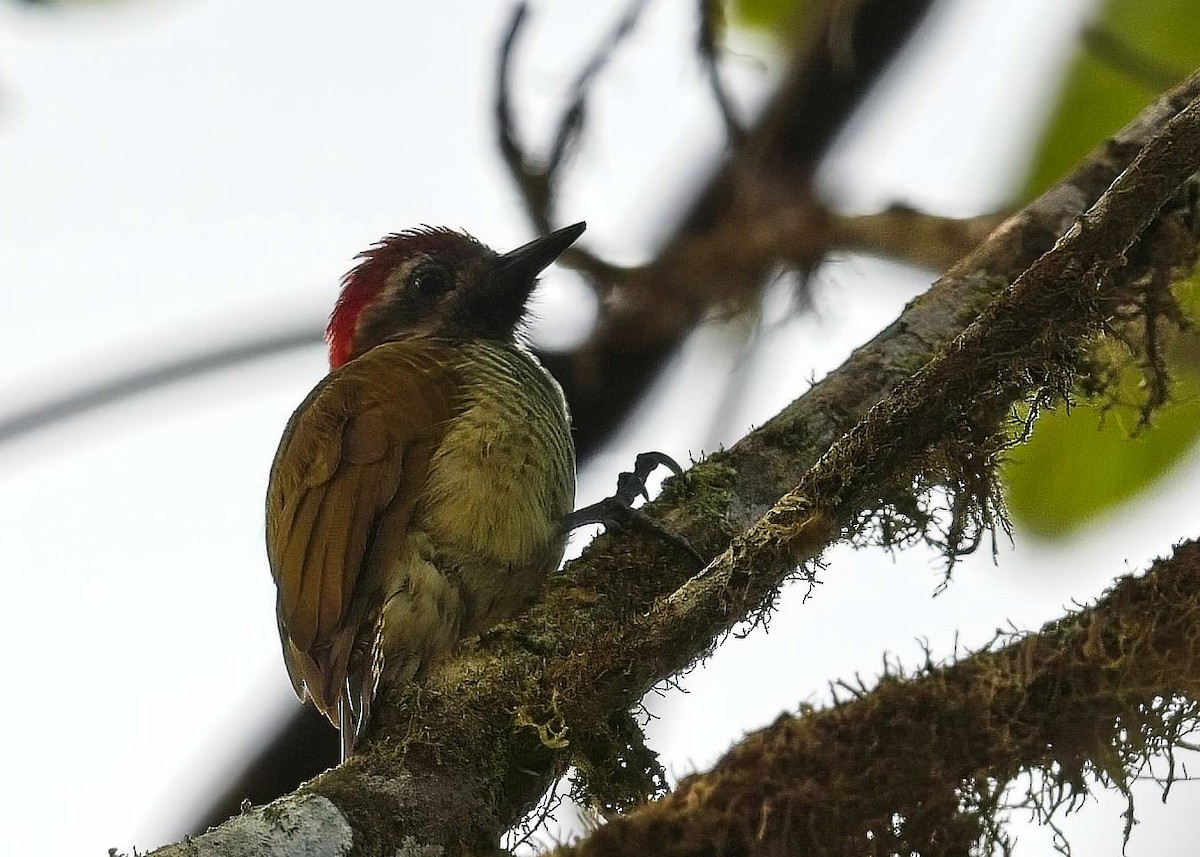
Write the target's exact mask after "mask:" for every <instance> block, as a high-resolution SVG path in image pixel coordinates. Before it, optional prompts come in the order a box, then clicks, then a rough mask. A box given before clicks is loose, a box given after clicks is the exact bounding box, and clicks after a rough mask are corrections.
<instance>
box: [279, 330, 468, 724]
mask: <svg viewBox="0 0 1200 857" xmlns="http://www.w3.org/2000/svg"><path fill="white" fill-rule="evenodd" d="M452 357H453V355H452V354H450V353H448V347H447V346H446V345H444V344H441V343H437V342H433V341H430V340H405V341H397V342H391V343H387V344H384V345H381V346H378V347H376V348H374V349H372V350H371V351H369V352H367V353H366V354H365V355H363V356H362V357H359V358H358V359H356V360H353V361H351V362H350V363H348V364H346V365H345V366H343V367H342V368H340V369H338V370H337V371H335V372H332V373H331V374H330V375H329V376H328V377H327V378H326V379H325V380H324V381H322V382H321V383H320V384H319V385H318V386H317V388H316V389H315V390H313V391H312V393H311V394H309V396H308V398H307V399H305V401H304V403H303V404H301V405H300V407H299V408H298V409H297V410H296V412H295V414H293V415H292V418H291V420H290V421H289V423H288V426H287V429H286V430H285V432H284V435H283V440H282V441H281V442H280V445H279V451H278V452H277V453H276V455H275V462H274V464H273V465H272V468H271V480H270V486H269V488H268V489H267V556H268V558H269V560H270V563H271V573H272V575H273V576H274V578H275V584H276V586H277V587H278V601H277V614H278V619H279V630H280V636H281V637H282V640H283V652H284V660H285V661H286V662H287V666H288V673H289V674H290V676H291V678H292V685H293V687H295V689H296V693H297V694H298V695H299V696H300V697H301V698H302V699H303V698H304V696H305V691H307V695H308V696H311V697H312V698H313V701H314V702H315V703H316V705H317V707H318V708H319V709H320V710H321V711H322V712H323V713H324V714H325V715H326V716H327V717H329V718H330V720H331V721H333V722H334V724H335V725H338V717H339V707H340V706H343V705H345V704H347V703H348V704H350V705H351V707H352V708H356V709H358V710H360V711H361V710H362V708H361V706H362V705H363V704H364V702H365V703H369V701H370V699H369V697H370V695H371V694H373V693H374V677H373V676H371V675H368V674H365V673H369V672H370V671H371V670H372V669H373V668H374V665H373V664H372V663H371V660H372V658H373V656H374V653H373V652H372V648H373V646H374V643H375V639H374V635H375V633H376V629H375V628H374V627H373V626H374V624H375V623H376V622H377V617H375V616H373V615H371V614H372V605H371V604H370V601H371V596H372V594H375V597H378V594H377V593H373V590H374V588H375V587H377V586H379V585H380V583H381V581H374V580H370V579H367V578H368V577H369V575H367V574H365V569H366V566H367V564H368V560H369V559H370V551H371V547H372V544H373V543H374V542H375V541H376V538H377V534H378V532H379V529H380V527H381V525H382V526H385V527H386V529H387V533H386V535H387V539H386V541H387V542H388V543H390V544H393V545H395V544H397V542H398V540H399V539H401V538H402V537H403V533H402V532H400V531H399V530H402V529H404V528H406V527H407V526H408V521H409V518H410V516H411V513H412V509H413V505H414V503H415V502H416V499H417V497H418V495H419V493H420V489H421V486H422V484H423V483H424V481H425V476H426V473H427V471H428V466H429V460H430V457H431V456H432V454H433V451H434V450H435V449H436V448H437V445H438V444H439V443H440V441H441V439H442V437H443V436H444V434H445V429H446V425H447V424H448V423H449V421H450V419H451V418H452V417H453V415H454V412H455V409H456V407H457V403H458V399H459V385H460V382H459V381H458V378H457V376H456V373H455V371H454V368H453V366H454V361H453V359H452ZM374 606H375V607H377V606H378V605H374ZM368 626H371V627H368ZM352 660H353V663H351V661H352ZM348 679H349V682H348V681H347V680H348ZM347 688H350V689H351V690H352V692H353V693H355V694H357V695H365V696H366V699H365V700H364V699H344V695H345V694H347ZM344 715H345V712H344V710H343V711H342V716H343V717H344ZM355 726H356V727H358V726H361V724H359V723H356V724H355Z"/></svg>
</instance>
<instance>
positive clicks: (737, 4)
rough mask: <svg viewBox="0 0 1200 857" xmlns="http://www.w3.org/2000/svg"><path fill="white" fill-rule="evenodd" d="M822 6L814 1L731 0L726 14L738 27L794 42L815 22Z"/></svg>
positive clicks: (726, 8) (730, 21)
mask: <svg viewBox="0 0 1200 857" xmlns="http://www.w3.org/2000/svg"><path fill="white" fill-rule="evenodd" d="M822 5H823V4H818V3H814V2H813V0H728V3H727V4H726V6H725V14H726V17H727V20H728V21H729V23H731V24H733V25H735V26H738V27H742V28H744V29H747V30H756V31H758V32H760V33H765V34H767V35H770V36H773V37H775V38H776V39H778V40H780V41H794V40H795V39H796V38H797V37H798V36H799V35H800V34H803V33H806V32H808V29H809V28H810V27H811V26H812V25H813V24H814V23H815V22H816V14H817V13H818V12H819V11H821V8H822Z"/></svg>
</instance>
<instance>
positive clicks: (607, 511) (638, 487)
mask: <svg viewBox="0 0 1200 857" xmlns="http://www.w3.org/2000/svg"><path fill="white" fill-rule="evenodd" d="M660 465H661V466H663V467H666V468H667V469H668V470H670V471H671V472H672V473H674V474H675V475H676V476H682V475H683V468H682V467H680V466H679V463H678V462H677V461H675V459H673V458H671V456H669V455H667V454H666V453H664V452H643V453H639V454H638V457H637V458H636V459H635V460H634V464H633V470H632V471H630V470H626V471H624V472H623V473H621V474H620V475H619V476H617V490H616V492H615V493H614V494H613V495H612V496H610V497H605V498H604V499H603V500H601V501H599V502H598V503H593V504H592V505H590V506H584V507H583V508H582V509H576V510H575V511H574V512H572V513H571V514H569V515H567V516H566V517H565V518H563V529H564V530H565V531H566V532H570V531H571V530H574V529H576V528H578V527H584V526H587V525H588V524H603V525H604V529H605V530H606V531H607V530H625V529H629V527H630V525H637V526H639V527H641V528H642V529H644V530H648V531H649V532H652V533H654V534H656V535H657V536H659V537H660V538H662V539H663V540H664V541H666V542H668V543H669V544H672V545H674V546H675V547H677V548H679V549H680V550H682V551H683V552H684V553H686V554H688V555H690V556H691V557H692V558H693V559H695V560H696V562H698V563H700V565H704V558H703V557H702V556H700V554H699V552H697V551H696V549H695V548H693V547H692V546H691V544H690V543H689V542H688V540H687V539H685V538H683V536H680V535H678V534H677V533H673V532H671V531H670V530H667V529H665V528H664V527H662V526H661V525H660V524H658V523H657V522H656V521H654V520H653V519H652V518H650V517H649V516H648V515H646V514H645V513H644V512H641V511H639V510H637V509H635V508H633V503H634V501H635V500H637V498H638V497H639V496H641V497H644V498H645V499H646V500H649V499H650V492H649V491H647V490H646V480H647V479H648V478H649V476H650V474H651V473H653V472H654V470H655V469H656V468H658V467H659V466H660Z"/></svg>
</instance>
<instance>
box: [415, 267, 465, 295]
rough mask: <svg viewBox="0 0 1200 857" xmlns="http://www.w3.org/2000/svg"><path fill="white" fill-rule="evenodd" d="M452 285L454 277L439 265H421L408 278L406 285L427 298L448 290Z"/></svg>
mask: <svg viewBox="0 0 1200 857" xmlns="http://www.w3.org/2000/svg"><path fill="white" fill-rule="evenodd" d="M452 285H454V277H453V276H452V275H451V274H450V272H449V271H447V270H446V269H445V268H443V267H441V266H440V265H422V266H421V267H419V268H417V269H416V270H415V271H413V272H412V274H410V275H409V278H408V287H409V288H410V289H412V290H413V291H414V292H416V293H417V294H419V295H421V296H423V297H427V298H434V297H437V296H438V295H440V294H444V293H445V292H448V291H449V290H450V287H451V286H452Z"/></svg>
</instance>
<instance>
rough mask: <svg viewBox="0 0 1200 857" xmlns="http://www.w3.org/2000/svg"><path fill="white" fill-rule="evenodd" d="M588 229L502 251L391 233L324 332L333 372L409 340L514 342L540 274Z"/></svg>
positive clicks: (429, 231) (345, 287) (353, 278)
mask: <svg viewBox="0 0 1200 857" xmlns="http://www.w3.org/2000/svg"><path fill="white" fill-rule="evenodd" d="M584 228H585V224H583V223H576V224H575V225H574V226H567V227H565V228H564V229H559V230H558V231H557V232H551V233H550V234H549V235H546V236H545V237H543V238H538V239H537V240H536V241H531V242H530V243H528V244H526V245H524V246H523V247H518V248H517V249H516V250H513V251H512V252H509V253H504V254H500V253H496V252H495V251H494V250H490V249H488V248H487V247H485V246H484V245H483V244H480V243H479V242H478V241H476V240H475V239H474V238H472V237H471V236H469V235H466V234H465V233H462V232H454V231H452V230H450V229H436V228H429V227H424V228H421V229H410V230H407V231H405V232H400V233H398V234H395V235H389V236H387V237H386V238H384V239H383V240H382V241H380V242H379V243H378V244H376V245H375V246H374V247H372V248H371V249H369V250H366V251H364V252H363V253H360V254H359V256H358V258H359V259H361V260H362V261H361V262H359V263H358V265H357V266H356V267H355V268H354V269H353V270H352V271H350V273H348V274H347V275H346V276H345V278H344V279H343V280H342V292H341V295H339V297H338V300H337V304H336V306H334V308H333V315H331V316H330V318H329V327H328V328H327V329H326V331H325V338H326V340H327V341H328V342H329V365H330V368H332V369H336V368H338V367H339V366H341V365H342V364H344V363H346V362H347V361H350V360H353V359H354V358H355V357H358V356H359V355H361V354H364V353H366V352H367V351H369V350H370V349H372V348H374V347H375V346H376V345H379V344H380V343H382V342H387V341H388V340H392V339H397V338H401V337H405V336H436V337H439V338H445V339H451V340H455V341H465V340H470V339H494V340H500V341H504V342H507V341H511V340H512V338H513V335H514V333H515V332H516V328H517V325H518V323H519V322H520V321H521V317H522V316H523V315H524V314H525V305H526V303H527V302H528V301H529V296H530V294H531V293H532V292H533V287H534V285H535V283H536V282H537V277H538V274H540V273H541V272H542V271H543V270H544V269H545V268H546V266H548V265H549V264H550V263H551V262H553V261H554V260H555V259H557V258H558V257H559V255H560V254H561V253H562V252H563V251H564V250H566V249H567V248H568V247H570V246H571V244H573V243H574V242H575V239H577V238H578V237H579V236H580V235H582V234H583V230H584Z"/></svg>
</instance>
